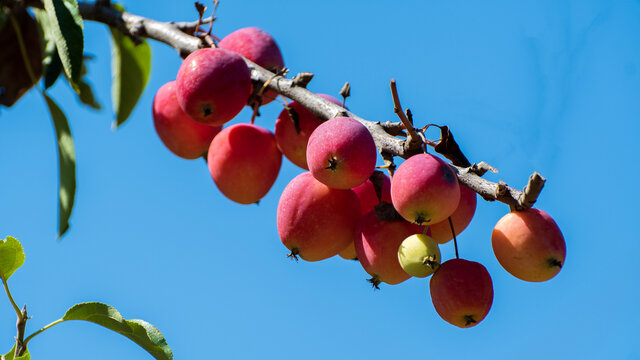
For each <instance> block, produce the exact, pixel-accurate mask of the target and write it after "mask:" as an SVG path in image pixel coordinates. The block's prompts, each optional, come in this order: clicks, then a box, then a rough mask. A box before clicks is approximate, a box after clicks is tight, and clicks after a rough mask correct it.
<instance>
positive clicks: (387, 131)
mask: <svg viewBox="0 0 640 360" xmlns="http://www.w3.org/2000/svg"><path fill="white" fill-rule="evenodd" d="M78 6H79V10H80V14H81V15H82V17H83V18H84V19H86V20H92V21H97V22H100V23H104V24H106V25H109V26H110V27H114V28H117V29H118V30H120V31H121V32H122V33H124V34H126V35H128V36H131V37H132V38H137V37H146V38H149V39H153V40H157V41H160V42H162V43H165V44H167V45H169V46H171V47H173V48H174V49H176V50H177V51H178V52H179V53H180V55H181V56H182V57H186V56H187V55H188V54H190V53H192V52H194V51H196V50H198V49H200V48H204V47H208V45H206V43H205V42H204V41H203V39H201V38H199V37H196V36H192V35H189V34H187V33H186V32H185V31H187V32H189V31H190V30H191V29H192V27H191V26H192V24H191V23H176V22H160V21H156V20H152V19H148V18H145V17H142V16H139V15H135V14H131V13H128V12H126V11H125V12H120V11H118V10H115V9H112V8H110V7H105V6H101V3H99V2H93V3H87V2H82V3H79V5H78ZM245 61H246V62H247V65H248V66H249V68H250V70H251V79H252V81H253V82H254V83H256V84H258V85H259V86H258V87H257V88H260V87H262V85H263V84H265V83H266V84H267V88H268V89H269V90H273V91H276V92H278V93H279V94H281V95H283V96H286V97H287V98H290V99H292V100H294V101H296V102H297V103H299V104H300V105H302V106H304V107H305V108H307V109H308V110H309V111H311V113H313V114H314V115H315V116H317V117H318V118H320V119H322V120H328V119H331V118H333V117H336V116H348V117H351V118H354V119H356V120H358V121H360V122H361V123H362V124H364V125H365V126H366V127H367V129H368V130H369V132H371V135H372V136H373V139H374V141H375V144H376V147H377V148H378V151H379V152H380V153H381V154H385V156H386V159H387V161H388V158H389V156H399V157H402V158H405V159H406V158H409V157H410V156H412V155H415V154H417V153H419V152H421V151H422V149H421V148H420V147H416V146H415V144H411V142H410V141H408V139H407V138H406V137H407V135H406V134H405V133H404V132H403V128H404V126H403V125H402V123H401V122H396V123H394V122H389V121H387V122H385V123H381V122H374V121H369V120H365V119H363V118H361V117H359V116H357V115H356V114H354V113H352V112H351V111H349V110H347V109H345V108H344V107H342V106H340V105H336V104H333V103H331V102H329V101H327V100H325V99H324V98H322V97H320V96H317V95H315V94H314V93H312V92H311V91H309V90H307V89H306V88H305V87H304V86H300V85H299V84H298V83H297V82H294V81H293V80H292V79H287V78H285V77H284V76H276V75H275V74H274V73H272V72H270V71H268V70H266V69H264V68H262V67H260V66H258V65H256V64H255V63H253V62H251V61H250V60H247V59H245ZM397 136H404V137H405V138H404V139H402V138H399V137H397ZM410 137H411V138H413V136H410ZM452 168H454V170H455V171H456V173H457V175H458V179H459V181H460V183H462V184H463V185H465V186H467V187H469V188H471V189H472V190H474V191H475V192H476V193H478V194H479V195H480V196H482V197H483V198H484V199H485V200H488V201H494V200H497V201H500V202H503V203H505V204H507V205H509V206H512V207H515V208H517V209H526V208H529V207H531V206H532V205H533V203H535V201H536V199H537V196H538V194H539V193H540V190H541V189H542V185H544V178H542V177H541V176H539V174H538V175H537V176H536V174H537V173H534V175H532V176H531V178H530V180H529V184H527V187H526V188H525V189H527V191H525V192H522V191H520V190H517V189H514V188H511V187H509V186H506V184H503V183H494V182H491V181H488V180H485V179H483V178H481V177H480V175H481V174H482V173H483V172H478V171H477V167H475V168H474V166H469V167H459V166H454V165H452ZM479 174H480V175H479ZM525 193H526V194H525Z"/></svg>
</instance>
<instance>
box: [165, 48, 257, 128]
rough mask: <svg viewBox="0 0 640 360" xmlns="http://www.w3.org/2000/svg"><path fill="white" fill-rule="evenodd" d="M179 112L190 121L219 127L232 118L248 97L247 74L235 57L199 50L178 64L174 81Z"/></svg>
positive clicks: (220, 52) (236, 56)
mask: <svg viewBox="0 0 640 360" xmlns="http://www.w3.org/2000/svg"><path fill="white" fill-rule="evenodd" d="M176 84H177V89H176V95H177V98H178V103H179V104H180V107H182V110H184V112H185V113H186V114H187V115H189V117H191V118H192V119H193V120H195V121H198V122H201V123H203V124H207V125H222V124H224V123H226V122H227V121H229V120H231V119H233V118H234V117H235V116H236V115H238V113H239V112H240V110H242V108H243V107H244V105H246V103H247V101H248V99H249V95H250V94H251V88H252V85H251V73H250V71H249V68H248V67H247V64H246V63H245V62H244V60H243V59H242V57H241V56H239V55H238V54H236V53H234V52H231V51H228V50H225V49H213V48H205V49H199V50H197V51H195V52H193V53H191V54H190V55H189V56H187V58H186V59H184V61H183V62H182V65H181V66H180V69H179V70H178V76H177V78H176Z"/></svg>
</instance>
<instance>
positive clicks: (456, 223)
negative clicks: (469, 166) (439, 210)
mask: <svg viewBox="0 0 640 360" xmlns="http://www.w3.org/2000/svg"><path fill="white" fill-rule="evenodd" d="M477 202H478V200H477V195H476V193H475V192H474V191H473V190H471V189H469V188H468V187H466V186H464V185H462V184H460V201H459V202H458V207H457V208H456V210H455V211H454V212H453V214H451V222H452V223H453V228H454V230H455V231H456V236H458V235H459V234H460V233H461V232H462V231H463V230H464V229H466V228H467V226H468V225H469V223H470V222H471V219H473V215H474V214H475V213H476V205H477ZM429 227H430V228H431V234H432V235H431V237H432V238H433V239H434V240H435V241H436V242H437V243H439V244H444V243H446V242H448V241H450V240H451V239H453V234H451V225H450V224H449V219H448V218H447V219H445V220H443V221H440V222H439V223H437V224H433V225H431V226H429Z"/></svg>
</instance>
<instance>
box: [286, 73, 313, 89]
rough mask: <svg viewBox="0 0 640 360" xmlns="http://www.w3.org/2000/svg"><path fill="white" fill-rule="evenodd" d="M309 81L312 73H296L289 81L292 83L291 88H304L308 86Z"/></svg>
mask: <svg viewBox="0 0 640 360" xmlns="http://www.w3.org/2000/svg"><path fill="white" fill-rule="evenodd" d="M311 79H313V74H312V73H310V72H301V73H298V74H297V75H296V76H294V77H293V79H291V81H293V86H300V87H303V88H306V87H307V85H309V82H311Z"/></svg>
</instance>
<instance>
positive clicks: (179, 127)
mask: <svg viewBox="0 0 640 360" xmlns="http://www.w3.org/2000/svg"><path fill="white" fill-rule="evenodd" d="M175 89H176V83H175V81H170V82H168V83H166V84H164V85H162V86H161V87H160V89H158V92H157V93H156V96H155V98H154V99H153V125H154V126H155V128H156V132H157V133H158V136H159V137H160V140H162V142H163V143H164V145H165V146H166V147H167V148H168V149H169V150H171V152H173V153H174V154H176V155H178V156H180V157H181V158H185V159H196V158H199V157H201V156H202V155H204V154H205V153H206V152H207V150H208V149H209V144H211V140H212V139H213V137H214V136H216V134H217V133H219V132H220V130H222V127H221V126H208V125H204V124H200V123H198V122H195V121H193V120H192V119H191V118H190V117H189V116H187V114H185V113H184V111H182V108H180V105H178V100H176V90H175Z"/></svg>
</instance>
